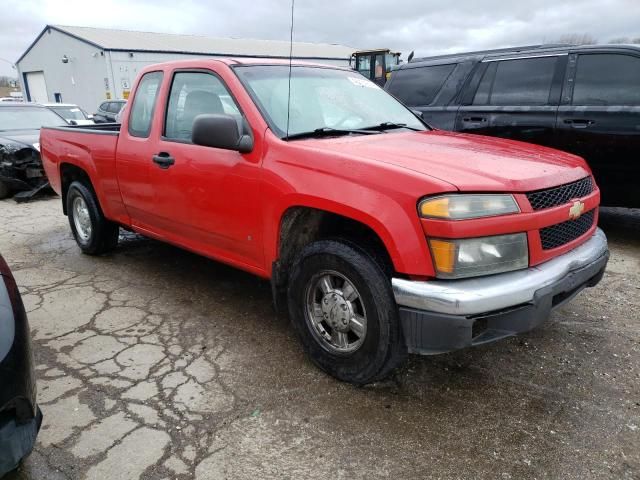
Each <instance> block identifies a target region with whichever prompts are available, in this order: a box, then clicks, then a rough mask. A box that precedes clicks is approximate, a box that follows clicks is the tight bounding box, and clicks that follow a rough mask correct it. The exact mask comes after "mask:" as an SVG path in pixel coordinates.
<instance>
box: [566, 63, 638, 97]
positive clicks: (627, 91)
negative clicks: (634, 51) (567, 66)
mask: <svg viewBox="0 0 640 480" xmlns="http://www.w3.org/2000/svg"><path fill="white" fill-rule="evenodd" d="M571 103H572V104H573V105H585V106H610V105H618V106H638V105H640V58H638V57H634V56H632V55H624V54H616V53H602V54H600V53H589V54H581V55H579V56H578V63H577V65H576V73H575V82H574V87H573V99H572V102H571Z"/></svg>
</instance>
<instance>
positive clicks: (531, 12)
mask: <svg viewBox="0 0 640 480" xmlns="http://www.w3.org/2000/svg"><path fill="white" fill-rule="evenodd" d="M289 7H290V3H289V1H288V0H252V1H250V2H244V1H241V0H209V1H206V0H201V1H197V0H184V1H180V0H173V1H170V0H99V1H94V0H2V7H0V58H2V59H4V60H8V61H10V62H15V61H16V60H17V59H18V57H19V56H20V55H21V54H22V53H23V52H24V50H25V49H26V48H27V47H28V46H29V45H30V44H31V42H32V41H33V40H34V39H35V37H36V36H37V35H38V33H40V31H41V30H42V29H43V28H44V26H45V25H46V24H61V25H79V26H93V27H107V28H122V29H128V30H143V31H154V32H167V33H186V34H200V35H208V36H233V37H250V38H264V39H279V40H287V39H288V38H289V18H290V17H289V15H290V11H289ZM573 33H575V34H585V33H587V34H590V35H591V36H593V37H594V38H596V39H597V40H599V41H601V42H607V41H609V40H610V39H612V38H618V37H640V0H531V1H526V0H525V1H523V0H482V1H479V0H455V1H451V0H444V1H443V0H436V1H432V0H391V1H390V0H384V1H383V0H296V12H295V26H294V40H299V41H309V42H314V41H318V42H329V43H341V44H344V45H349V46H353V47H357V48H378V47H384V48H391V49H394V50H397V51H401V52H403V58H404V59H406V57H407V55H408V54H409V52H411V50H415V51H416V55H418V56H421V55H429V54H437V53H448V52H458V51H465V50H477V49H483V48H492V47H506V46H513V45H528V44H536V43H543V42H550V41H554V40H557V39H558V38H560V37H562V36H563V35H566V34H573ZM12 72H15V70H12V68H11V65H10V64H9V63H8V62H6V61H2V60H0V75H10V74H12Z"/></svg>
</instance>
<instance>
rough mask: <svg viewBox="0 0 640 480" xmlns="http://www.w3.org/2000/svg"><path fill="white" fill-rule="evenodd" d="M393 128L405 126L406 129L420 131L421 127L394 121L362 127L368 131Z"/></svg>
mask: <svg viewBox="0 0 640 480" xmlns="http://www.w3.org/2000/svg"><path fill="white" fill-rule="evenodd" d="M394 128H406V129H408V130H413V131H414V132H422V130H421V129H419V128H416V127H409V126H408V125H407V124H406V123H395V122H382V123H379V124H378V125H373V126H371V127H364V128H363V130H369V131H381V130H393V129H394Z"/></svg>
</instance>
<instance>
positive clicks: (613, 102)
mask: <svg viewBox="0 0 640 480" xmlns="http://www.w3.org/2000/svg"><path fill="white" fill-rule="evenodd" d="M558 132H559V135H560V140H561V141H562V145H561V148H562V149H564V150H567V151H569V152H571V153H575V154H576V155H580V156H582V157H584V158H585V159H586V160H587V163H589V166H590V167H591V169H592V170H593V174H594V176H595V178H596V181H597V182H598V185H599V187H600V190H601V193H602V204H603V205H610V206H627V207H640V195H638V192H637V183H638V180H637V177H638V176H637V172H638V165H639V162H638V152H640V57H638V56H634V55H629V54H622V53H613V52H601V53H585V54H575V53H574V54H571V56H570V59H569V74H568V75H567V82H566V83H565V87H564V91H563V96H562V105H561V106H560V108H559V111H558Z"/></svg>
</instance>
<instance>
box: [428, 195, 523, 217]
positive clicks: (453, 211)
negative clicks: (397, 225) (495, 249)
mask: <svg viewBox="0 0 640 480" xmlns="http://www.w3.org/2000/svg"><path fill="white" fill-rule="evenodd" d="M418 211H419V212H420V215H421V216H422V217H424V218H444V219H448V220H465V219H469V218H480V217H492V216H495V215H505V214H507V213H518V212H519V211H520V208H519V207H518V204H517V203H516V200H515V199H514V198H513V195H494V194H472V195H457V194H452V195H442V196H439V197H433V198H427V199H425V200H423V201H422V202H420V204H419V205H418Z"/></svg>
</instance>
